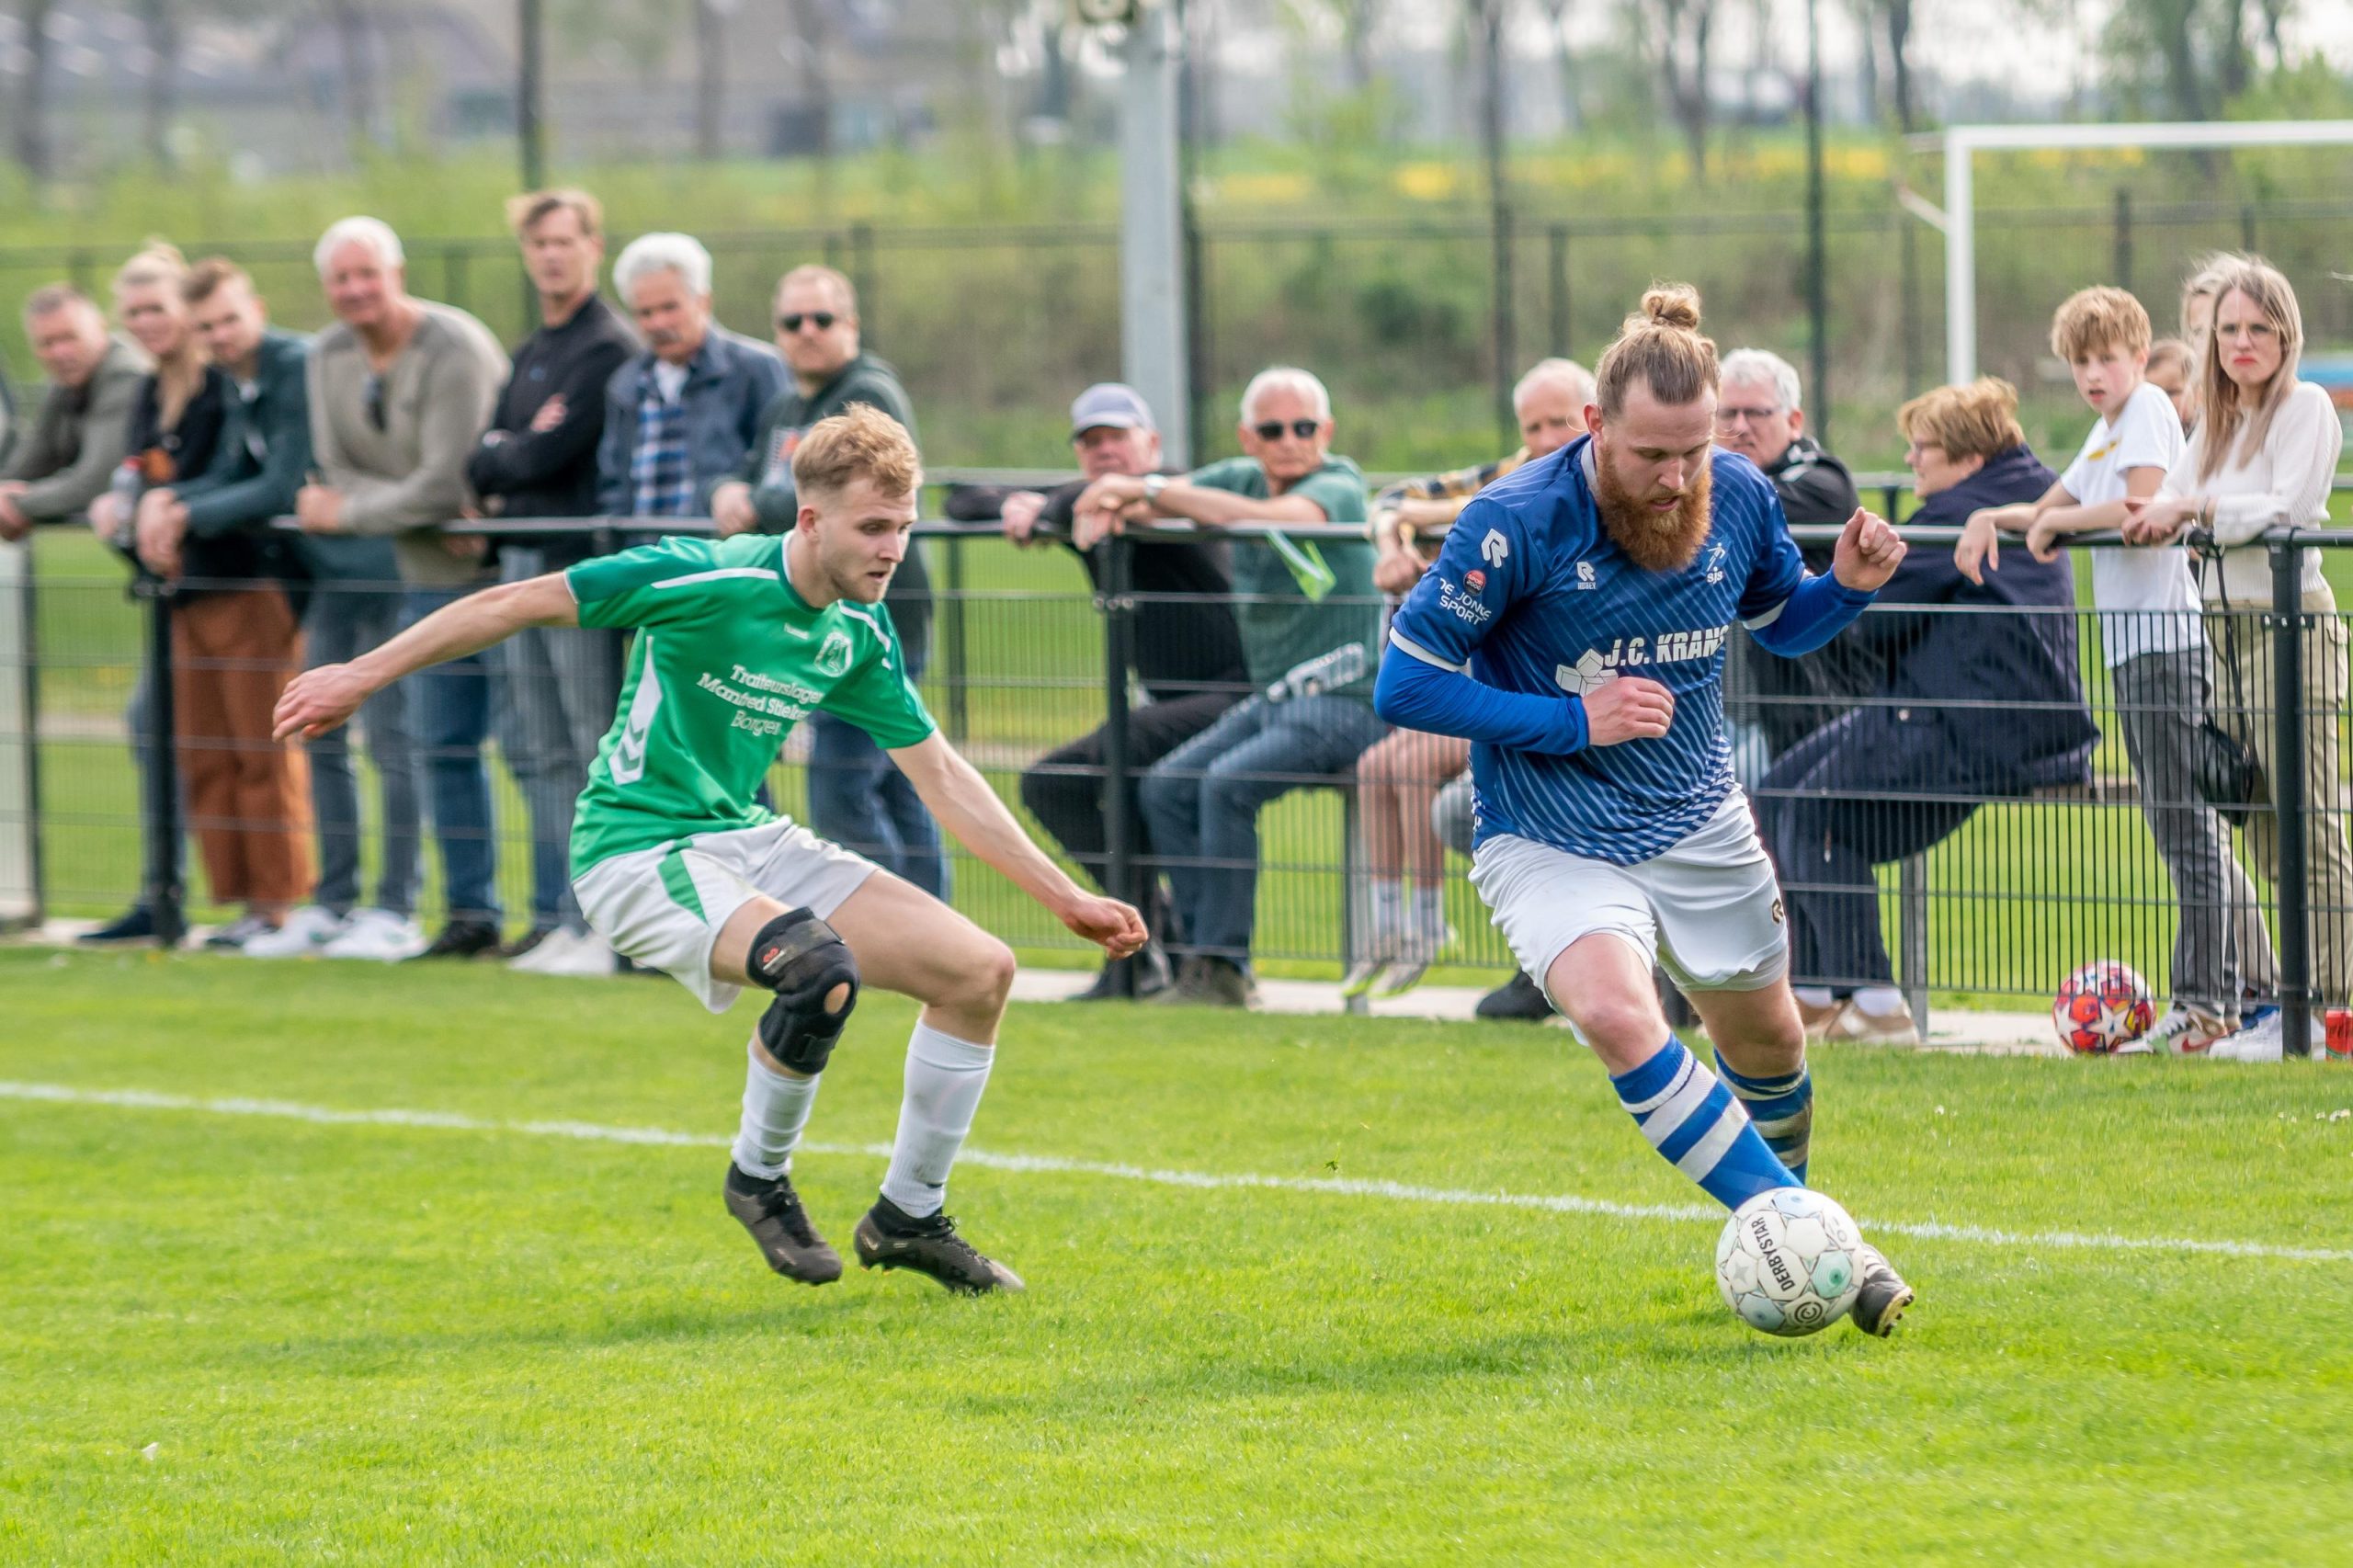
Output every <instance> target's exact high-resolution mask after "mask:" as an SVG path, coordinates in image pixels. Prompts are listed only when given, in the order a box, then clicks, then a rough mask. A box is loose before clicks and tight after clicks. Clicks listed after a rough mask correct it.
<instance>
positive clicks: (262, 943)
mask: <svg viewBox="0 0 2353 1568" xmlns="http://www.w3.org/2000/svg"><path fill="white" fill-rule="evenodd" d="M344 924H345V922H344V917H343V916H342V915H337V914H336V913H335V911H333V910H331V909H322V908H321V907H320V906H319V905H317V904H315V903H306V904H304V905H302V907H301V908H300V909H296V910H291V911H290V912H288V914H287V916H286V918H285V919H284V920H283V921H281V922H280V923H279V925H278V929H277V930H275V931H272V932H270V933H269V934H268V935H267V936H263V937H254V938H252V939H251V940H250V941H248V942H246V943H245V945H244V948H243V949H240V950H241V951H243V952H244V955H245V957H247V958H249V959H299V958H308V957H311V956H312V955H313V954H316V953H320V952H323V951H324V950H325V949H326V945H327V944H328V943H329V942H332V941H334V940H335V938H336V937H340V936H342V935H343V928H344Z"/></svg>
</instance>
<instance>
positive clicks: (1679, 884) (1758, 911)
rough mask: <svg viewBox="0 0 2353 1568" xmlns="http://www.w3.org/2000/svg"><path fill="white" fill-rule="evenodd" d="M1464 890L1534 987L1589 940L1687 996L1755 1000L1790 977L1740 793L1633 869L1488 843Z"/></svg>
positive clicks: (1766, 861) (1761, 853)
mask: <svg viewBox="0 0 2353 1568" xmlns="http://www.w3.org/2000/svg"><path fill="white" fill-rule="evenodd" d="M1471 885H1472V887H1474V888H1476V889H1478V890H1479V896H1480V897H1481V898H1482V899H1483V900H1485V901H1486V905H1487V908H1488V909H1489V910H1490V911H1491V912H1493V915H1494V917H1495V928H1496V929H1497V930H1499V931H1501V932H1502V933H1503V934H1504V940H1505V941H1506V942H1507V943H1509V944H1510V945H1511V950H1512V954H1513V956H1514V957H1516V958H1517V959H1518V960H1519V965H1520V967H1521V968H1522V969H1524V970H1526V971H1528V972H1529V975H1531V976H1532V977H1534V979H1535V981H1536V983H1538V984H1539V985H1542V984H1544V983H1545V980H1546V976H1547V975H1548V974H1549V973H1550V971H1551V970H1552V961H1553V960H1555V959H1557V958H1559V957H1560V956H1561V955H1562V954H1563V953H1564V952H1566V951H1567V950H1568V949H1569V946H1570V944H1571V943H1573V942H1575V941H1577V940H1578V939H1580V938H1581V937H1589V936H1592V935H1593V934H1594V933H1595V932H1597V931H1607V932H1608V933H1609V934H1610V935H1611V936H1613V937H1619V938H1620V939H1621V940H1623V941H1624V942H1625V943H1626V944H1627V945H1628V946H1630V947H1631V948H1632V949H1634V950H1635V951H1636V952H1638V953H1640V954H1641V955H1642V957H1643V962H1644V963H1645V964H1648V963H1657V964H1660V965H1662V966H1664V967H1665V970H1666V972H1667V976H1668V978H1669V979H1671V980H1673V981H1674V982H1675V983H1676V984H1677V986H1679V987H1680V988H1682V989H1683V990H1685V991H1756V990H1761V989H1763V988H1764V987H1766V986H1768V985H1770V984H1772V983H1774V982H1776V981H1778V980H1779V979H1780V978H1781V977H1782V976H1783V975H1784V974H1786V973H1788V972H1789V967H1790V944H1789V926H1788V922H1787V921H1786V919H1785V918H1784V917H1783V913H1782V909H1781V886H1780V883H1779V881H1777V880H1776V879H1775V877H1774V875H1773V862H1772V860H1771V859H1770V858H1768V856H1767V855H1766V853H1765V846H1764V845H1763V844H1762V843H1760V842H1759V841H1758V839H1757V837H1756V824H1755V823H1754V822H1752V821H1751V820H1750V819H1749V815H1748V797H1747V796H1746V795H1745V794H1743V793H1742V792H1741V791H1740V790H1733V792H1732V794H1731V796H1730V798H1728V799H1727V800H1726V801H1724V803H1723V805H1722V808H1721V809H1720V810H1719V811H1718V812H1716V814H1715V815H1714V816H1712V817H1711V818H1709V819H1708V823H1707V825H1706V826H1704V827H1701V828H1699V830H1697V831H1696V832H1694V833H1693V834H1691V835H1690V836H1689V837H1688V838H1685V839H1684V840H1683V841H1682V842H1681V843H1679V844H1677V845H1676V846H1674V847H1673V848H1671V849H1669V850H1667V851H1666V853H1665V854H1664V855H1660V856H1657V857H1655V858H1652V859H1648V860H1643V861H1641V862H1639V863H1637V864H1635V865H1631V866H1617V865H1612V864H1611V863H1610V862H1608V861H1607V860H1591V859H1587V858H1586V857H1584V856H1582V855H1572V854H1570V853H1569V852H1568V851H1567V850H1565V849H1555V848H1553V847H1552V846H1550V845H1544V844H1538V843H1536V842H1535V841H1534V840H1532V839H1527V838H1518V837H1513V836H1509V835H1505V836H1501V837H1496V838H1490V839H1489V840H1487V841H1486V842H1485V843H1484V844H1482V845H1481V846H1479V851H1478V854H1477V855H1476V856H1475V857H1474V858H1473V859H1472V864H1471ZM1546 994H1547V995H1548V996H1549V995H1551V993H1550V992H1549V991H1547V992H1546ZM1553 1006H1556V1007H1558V1006H1560V1004H1559V1000H1558V998H1554V999H1553ZM1561 1010H1562V1012H1563V1016H1565V1015H1566V1012H1567V1009H1566V1008H1562V1009H1561Z"/></svg>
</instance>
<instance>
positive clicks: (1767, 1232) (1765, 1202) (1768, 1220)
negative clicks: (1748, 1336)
mask: <svg viewBox="0 0 2353 1568" xmlns="http://www.w3.org/2000/svg"><path fill="white" fill-rule="evenodd" d="M1861 1244H1862V1233H1861V1232H1860V1231H1859V1230H1857V1229H1856V1228H1855V1221H1853V1219H1851V1218H1850V1217H1849V1216H1848V1215H1847V1211H1846V1210H1844V1209H1841V1208H1839V1207H1838V1205H1837V1204H1836V1203H1834V1202H1832V1201H1831V1200H1830V1199H1827V1198H1824V1196H1823V1195H1822V1194H1820V1193H1818V1192H1813V1191H1810V1190H1808V1189H1807V1188H1805V1187H1775V1188H1773V1189H1772V1190H1771V1191H1769V1192H1760V1193H1758V1194H1757V1195H1756V1197H1754V1198H1752V1199H1749V1200H1748V1201H1747V1202H1745V1203H1744V1204H1742V1205H1741V1206H1740V1208H1739V1210H1737V1211H1735V1212H1734V1213H1733V1217H1732V1218H1731V1219H1730V1220H1728V1221H1725V1222H1724V1232H1723V1234H1722V1236H1721V1237H1719V1238H1718V1239H1717V1242H1716V1289H1717V1290H1721V1291H1722V1292H1723V1298H1724V1305H1725V1306H1728V1307H1730V1308H1731V1309H1732V1310H1733V1312H1734V1313H1736V1314H1737V1315H1738V1316H1739V1318H1740V1321H1741V1322H1743V1323H1745V1324H1747V1325H1748V1326H1749V1327H1751V1328H1754V1329H1758V1330H1761V1331H1763V1332H1764V1333H1767V1334H1778V1335H1781V1336H1783V1337H1784V1338H1790V1339H1794V1338H1796V1337H1798V1336H1799V1335H1807V1334H1814V1333H1818V1332H1819V1331H1821V1330H1822V1329H1824V1328H1827V1327H1829V1326H1830V1324H1833V1323H1836V1321H1837V1320H1838V1318H1839V1316H1840V1314H1841V1313H1843V1312H1846V1311H1847V1308H1849V1307H1851V1306H1853V1305H1854V1304H1855V1291H1856V1290H1857V1288H1858V1287H1859V1285H1860V1283H1861V1270H1860V1268H1859V1265H1858V1264H1857V1261H1856V1257H1855V1249H1856V1248H1857V1247H1859V1245H1861Z"/></svg>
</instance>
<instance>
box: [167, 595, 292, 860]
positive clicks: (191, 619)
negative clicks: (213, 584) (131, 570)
mask: <svg viewBox="0 0 2353 1568" xmlns="http://www.w3.org/2000/svg"><path fill="white" fill-rule="evenodd" d="M301 667H302V636H301V625H300V623H299V622H297V621H296V620H295V619H294V612H293V609H292V608H291V607H290V606H289V605H288V604H287V602H286V596H285V595H284V594H282V593H280V592H278V590H277V589H276V588H256V589H239V590H234V591H230V592H223V593H207V594H201V595H199V596H197V597H193V598H190V599H188V600H187V601H185V602H183V603H180V604H177V605H176V606H175V607H174V608H173V610H172V702H173V705H174V708H175V710H176V711H175V717H176V726H175V727H176V732H177V733H176V737H175V739H176V752H177V755H178V757H179V768H180V780H181V784H182V787H183V789H184V791H185V798H186V800H187V801H188V825H189V826H190V827H191V828H193V829H194V830H195V832H196V839H197V845H198V847H199V849H200V850H201V852H202V854H203V856H204V875H205V880H206V881H208V882H210V884H211V888H212V898H213V902H215V903H261V904H271V903H278V904H293V903H301V902H302V901H303V900H305V899H307V898H308V897H310V895H311V887H312V884H313V882H314V881H316V880H317V879H316V873H315V871H314V870H313V864H312V859H311V769H310V764H309V761H308V760H307V759H306V758H305V757H304V756H303V755H302V752H301V748H300V747H298V746H295V745H293V744H278V743H277V742H275V741H272V740H271V739H270V738H269V732H270V715H271V713H272V711H273V710H275V709H276V708H277V706H278V694H279V693H280V692H282V691H284V690H285V689H286V683H287V682H288V681H290V680H292V679H293V678H294V676H295V675H296V673H297V672H299V671H300V670H301Z"/></svg>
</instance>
